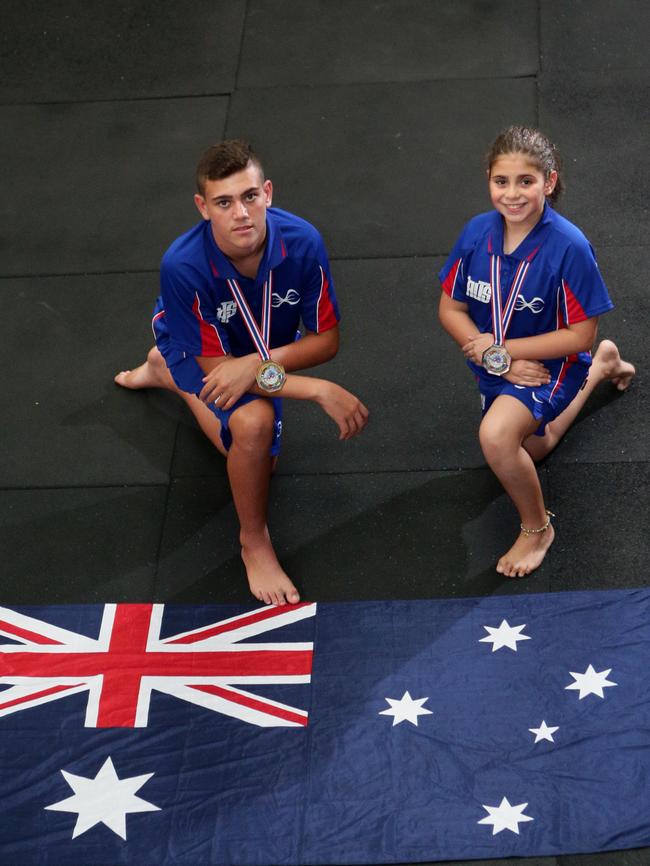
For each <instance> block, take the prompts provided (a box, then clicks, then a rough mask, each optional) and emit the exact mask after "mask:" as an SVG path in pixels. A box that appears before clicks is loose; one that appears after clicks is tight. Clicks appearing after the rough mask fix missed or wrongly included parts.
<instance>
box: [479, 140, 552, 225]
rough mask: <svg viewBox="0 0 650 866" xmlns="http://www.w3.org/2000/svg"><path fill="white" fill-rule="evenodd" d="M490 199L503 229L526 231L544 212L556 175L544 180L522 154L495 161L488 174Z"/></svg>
mask: <svg viewBox="0 0 650 866" xmlns="http://www.w3.org/2000/svg"><path fill="white" fill-rule="evenodd" d="M488 178H489V186H490V198H491V199H492V204H493V205H494V207H495V209H496V210H497V211H498V212H499V213H500V214H501V216H502V217H503V218H504V220H505V221H506V227H507V228H511V229H517V232H518V233H519V232H521V231H522V230H527V231H530V230H531V229H532V228H533V227H534V226H535V225H536V224H537V223H538V222H539V219H540V217H541V215H542V211H543V210H544V202H545V201H546V196H547V195H549V194H550V193H552V192H553V189H554V188H555V184H556V182H557V172H556V171H552V172H551V173H550V175H549V177H548V178H547V177H545V175H544V172H542V171H540V169H539V168H537V166H536V165H534V164H533V163H531V162H530V158H529V157H528V156H527V155H526V154H524V153H505V154H502V155H501V156H499V157H497V158H496V159H495V160H494V162H493V163H492V165H491V166H490V169H489V171H488Z"/></svg>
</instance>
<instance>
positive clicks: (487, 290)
mask: <svg viewBox="0 0 650 866" xmlns="http://www.w3.org/2000/svg"><path fill="white" fill-rule="evenodd" d="M467 294H468V296H469V297H470V298H475V299H476V300H477V301H481V303H483V304H489V303H490V297H491V296H492V286H491V285H490V284H489V283H486V282H485V280H473V279H472V278H471V277H470V276H469V275H468V276H467Z"/></svg>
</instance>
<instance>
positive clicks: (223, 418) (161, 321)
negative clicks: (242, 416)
mask: <svg viewBox="0 0 650 866" xmlns="http://www.w3.org/2000/svg"><path fill="white" fill-rule="evenodd" d="M156 310H157V311H158V307H157V308H156ZM151 324H152V328H153V333H154V337H155V339H156V345H157V346H158V349H159V351H160V354H161V355H162V356H163V358H164V359H165V363H166V364H167V367H168V369H169V372H170V373H171V375H172V379H173V380H174V382H175V383H176V385H177V386H178V387H179V388H180V389H181V391H185V392H187V393H188V394H195V395H197V397H198V394H200V392H201V389H202V388H203V385H204V382H203V377H204V376H205V373H204V372H203V370H202V369H201V367H199V365H198V363H197V361H196V359H195V358H194V357H193V356H191V355H186V354H185V353H184V352H180V351H178V349H174V348H173V347H172V346H171V344H170V340H169V331H168V330H167V324H166V322H165V316H164V315H155V316H154V318H153V321H152V323H151ZM253 400H270V401H271V402H272V403H273V411H274V414H275V420H274V423H273V439H272V441H271V449H270V454H271V456H272V457H276V456H277V455H278V454H279V453H280V448H281V445H282V399H281V398H280V397H259V396H258V395H257V394H243V395H242V396H241V397H240V398H239V400H237V402H236V403H235V405H234V406H232V408H230V409H220V408H219V407H218V406H215V405H214V403H212V402H211V403H206V404H205V405H206V406H207V407H208V408H209V409H210V410H211V411H212V412H214V414H215V415H216V416H217V418H218V419H219V421H220V422H221V441H222V442H223V446H224V448H225V449H226V451H228V450H229V449H230V446H231V445H232V433H231V432H230V428H229V424H230V418H231V416H232V414H233V412H236V411H237V409H239V408H240V407H241V406H245V405H246V403H251V402H252V401H253Z"/></svg>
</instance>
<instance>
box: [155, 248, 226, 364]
mask: <svg viewBox="0 0 650 866" xmlns="http://www.w3.org/2000/svg"><path fill="white" fill-rule="evenodd" d="M160 285H161V294H162V299H163V304H164V307H165V319H166V322H167V327H168V329H169V336H170V340H171V343H172V346H173V347H174V348H175V349H177V350H179V351H181V352H185V353H186V354H188V355H194V356H203V357H207V358H219V357H221V356H223V355H227V354H229V352H230V347H229V344H228V338H227V335H226V333H225V330H224V328H223V327H222V326H221V324H220V323H219V322H218V320H217V318H216V311H215V309H214V303H213V301H212V300H211V297H210V292H209V291H208V287H207V286H205V285H204V279H203V278H202V276H201V275H200V274H198V273H197V272H195V271H193V270H192V269H190V268H188V267H185V266H182V265H181V266H179V265H177V264H175V263H173V262H171V263H170V262H166V261H165V260H164V259H163V263H162V266H161V268H160Z"/></svg>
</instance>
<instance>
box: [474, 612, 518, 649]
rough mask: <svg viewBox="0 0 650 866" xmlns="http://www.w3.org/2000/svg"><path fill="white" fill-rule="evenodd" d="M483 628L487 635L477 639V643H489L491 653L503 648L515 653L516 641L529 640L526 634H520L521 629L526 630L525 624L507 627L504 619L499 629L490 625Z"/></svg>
mask: <svg viewBox="0 0 650 866" xmlns="http://www.w3.org/2000/svg"><path fill="white" fill-rule="evenodd" d="M483 628H484V629H485V630H486V631H487V632H489V634H488V635H487V636H486V637H482V638H479V643H491V644H492V652H493V653H494V652H496V651H497V650H498V649H501V647H504V646H507V647H508V649H511V650H514V651H515V652H517V641H518V640H530V637H529V636H528V635H527V634H521V631H522V629H525V628H526V624H525V623H524V625H508V621H507V620H505V619H504V620H503V622H502V623H501V625H500V626H499V628H493V627H492V626H490V625H484V626H483Z"/></svg>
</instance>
